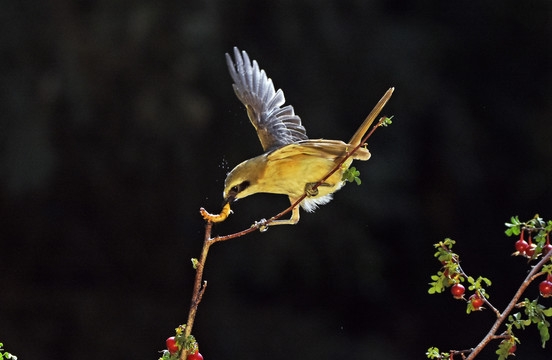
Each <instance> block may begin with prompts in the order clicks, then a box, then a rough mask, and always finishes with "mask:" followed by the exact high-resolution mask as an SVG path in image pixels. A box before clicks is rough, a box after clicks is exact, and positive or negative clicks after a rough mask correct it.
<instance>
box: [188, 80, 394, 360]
mask: <svg viewBox="0 0 552 360" xmlns="http://www.w3.org/2000/svg"><path fill="white" fill-rule="evenodd" d="M393 90H394V89H393V88H391V89H389V90H388V91H387V92H386V93H385V94H384V96H383V97H382V98H381V99H380V101H379V102H378V103H377V104H376V106H375V107H374V109H373V110H372V111H371V112H370V114H369V115H368V117H367V118H370V117H373V118H375V117H377V116H378V114H379V113H380V111H381V110H382V108H383V107H384V106H385V104H386V103H387V101H388V100H389V98H390V97H391V94H392V93H393ZM385 119H386V118H385V117H382V118H381V119H380V120H379V122H378V123H377V125H376V126H374V127H373V128H372V129H371V131H370V132H368V134H366V136H365V137H364V138H363V139H362V141H361V142H360V144H358V145H357V146H356V147H355V148H354V149H353V150H351V151H349V152H347V154H346V155H345V156H344V157H343V158H342V159H340V161H339V162H337V164H336V165H335V167H334V168H333V169H332V171H330V172H329V173H328V174H327V175H326V176H325V177H324V178H322V179H321V180H320V181H319V182H318V183H316V185H315V186H314V187H313V188H312V189H313V190H314V189H316V188H317V187H318V186H320V185H321V184H322V183H323V182H324V181H326V180H327V179H328V178H329V177H330V176H331V175H333V174H334V173H335V172H336V171H338V170H339V169H340V168H341V166H342V165H343V163H345V161H347V159H349V158H350V157H351V156H352V155H353V154H354V153H355V152H356V151H357V150H358V149H359V148H360V147H361V146H363V145H364V143H365V142H366V141H367V140H368V138H369V137H370V136H371V135H372V134H373V133H374V131H375V129H376V128H377V127H379V126H380V125H381V123H382V122H383V121H384V120H385ZM306 196H307V194H306V193H305V194H303V195H302V196H301V197H300V198H299V199H298V200H297V201H296V202H295V203H293V204H292V205H291V206H290V207H288V208H287V209H285V210H284V211H282V212H280V213H279V214H277V215H275V216H273V217H271V218H270V219H268V220H266V221H262V222H257V223H255V225H253V226H251V227H250V228H249V229H245V230H242V231H239V232H237V233H234V234H230V235H225V236H216V237H214V238H211V230H212V227H213V222H212V221H211V220H208V221H207V223H206V225H205V237H204V241H203V248H202V250H201V257H200V259H199V261H198V262H197V265H196V276H195V281H194V290H193V294H192V301H191V304H190V311H189V313H188V321H187V323H186V328H185V330H184V336H185V337H186V338H187V337H188V336H189V335H191V333H192V327H193V325H194V320H195V316H196V314H197V308H198V306H199V303H200V302H201V299H202V298H203V293H204V292H205V288H206V287H207V281H205V282H203V286H202V280H203V269H204V268H205V261H206V260H207V253H208V252H209V248H210V247H211V245H212V244H214V243H216V242H219V241H225V240H229V239H233V238H237V237H241V236H244V235H246V234H249V233H250V232H253V231H255V230H257V229H258V228H260V227H261V226H264V225H267V224H268V223H270V222H272V221H274V220H277V219H278V218H280V217H281V216H283V215H284V214H286V213H288V212H290V211H291V210H293V209H294V208H295V207H296V206H299V204H300V203H301V201H303V200H304V199H305V197H306ZM187 355H188V354H187V351H186V350H183V351H182V352H181V354H180V360H185V358H186V356H187Z"/></svg>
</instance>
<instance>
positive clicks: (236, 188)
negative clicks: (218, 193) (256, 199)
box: [230, 181, 250, 194]
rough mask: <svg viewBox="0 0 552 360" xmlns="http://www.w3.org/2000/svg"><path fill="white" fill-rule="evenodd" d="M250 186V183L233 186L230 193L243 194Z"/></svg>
mask: <svg viewBox="0 0 552 360" xmlns="http://www.w3.org/2000/svg"><path fill="white" fill-rule="evenodd" d="M249 184H250V183H249V181H244V182H242V183H241V184H239V185H234V186H232V188H231V189H230V191H231V192H233V193H236V194H237V193H239V192H242V191H244V190H245V189H247V188H248V187H249Z"/></svg>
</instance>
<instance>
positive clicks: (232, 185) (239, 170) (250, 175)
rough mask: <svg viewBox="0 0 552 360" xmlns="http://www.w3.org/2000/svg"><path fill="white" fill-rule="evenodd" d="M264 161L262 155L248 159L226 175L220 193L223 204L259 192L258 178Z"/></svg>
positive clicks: (262, 169) (261, 172) (260, 175)
mask: <svg viewBox="0 0 552 360" xmlns="http://www.w3.org/2000/svg"><path fill="white" fill-rule="evenodd" d="M264 163H265V161H264V159H263V158H262V156H259V157H256V158H253V159H249V160H246V161H244V162H242V163H241V164H239V165H238V166H236V167H235V168H234V169H232V171H230V172H229V173H228V175H226V180H225V181H224V192H223V194H222V196H223V197H224V203H225V204H226V203H229V202H230V203H231V202H233V201H235V200H237V199H241V198H244V197H246V196H249V195H252V194H255V193H258V192H261V190H260V189H259V179H260V178H261V177H262V175H263V173H264Z"/></svg>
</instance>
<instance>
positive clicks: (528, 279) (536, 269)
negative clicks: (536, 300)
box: [467, 251, 552, 360]
mask: <svg viewBox="0 0 552 360" xmlns="http://www.w3.org/2000/svg"><path fill="white" fill-rule="evenodd" d="M551 256H552V251H549V252H548V254H546V255H545V256H543V258H542V259H541V260H540V261H539V262H538V263H537V264H536V265H535V266H534V267H533V269H532V270H531V271H530V272H529V274H528V275H527V277H526V278H525V280H524V281H523V283H522V284H521V286H520V287H519V289H518V291H517V292H516V294H515V295H514V297H513V298H512V300H511V301H510V303H509V304H508V306H507V307H506V309H504V311H503V312H502V314H501V315H500V316H499V318H498V319H496V321H495V323H494V324H493V326H492V327H491V330H489V332H488V333H487V335H486V336H485V337H484V338H483V340H481V342H480V343H479V344H478V345H477V346H476V347H475V349H473V352H472V353H471V354H470V356H468V358H467V360H472V359H474V358H475V357H476V356H477V355H478V354H479V353H480V352H481V350H483V348H484V347H485V346H487V344H488V343H489V342H490V341H491V340H493V338H496V336H497V335H496V331H497V330H498V328H499V327H500V325H502V323H503V322H504V320H506V319H507V318H508V315H509V314H510V312H511V311H512V310H513V309H514V307H515V306H516V304H517V302H518V300H519V298H520V297H521V295H522V294H523V292H524V291H525V289H527V287H528V286H529V284H531V282H532V281H533V280H534V279H536V278H537V276H536V275H538V274H537V273H539V271H540V269H541V268H542V267H543V265H544V264H545V263H546V262H547V261H548V260H549V259H550V257H551ZM542 274H543V273H540V275H542Z"/></svg>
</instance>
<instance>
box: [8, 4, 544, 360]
mask: <svg viewBox="0 0 552 360" xmlns="http://www.w3.org/2000/svg"><path fill="white" fill-rule="evenodd" d="M551 13H552V6H551V3H550V1H549V0H540V1H517V0H515V1H514V0H505V1H500V2H497V1H476V2H448V1H427V0H426V1H423V0H419V1H360V0H357V1H352V0H346V1H314V0H311V1H309V0H302V1H298V0H294V1H290V0H284V1H277V2H263V1H222V0H211V1H195V2H192V1H187V0H185V1H182V0H180V1H156V2H154V1H112V0H103V1H63V0H58V1H50V2H34V1H11V2H9V1H3V2H2V3H1V5H0V45H1V48H0V49H1V52H2V53H1V57H0V64H1V65H2V66H1V67H0V68H1V70H0V71H1V83H2V97H1V101H2V115H1V119H2V123H1V124H2V125H1V130H0V175H1V176H0V229H1V230H0V237H1V238H0V241H1V242H0V289H1V290H0V341H2V342H4V343H5V345H6V348H7V350H9V351H10V352H12V353H15V354H16V355H18V356H19V357H20V359H81V360H86V359H100V358H101V359H157V358H158V356H159V354H158V353H157V351H158V350H161V349H163V348H164V341H165V338H166V337H168V336H170V335H171V334H172V333H173V329H174V328H175V327H176V326H177V325H178V324H181V323H184V322H185V321H186V317H187V312H188V306H189V301H190V296H191V289H192V280H193V276H194V271H193V269H192V267H191V263H190V258H191V257H197V256H199V251H200V248H201V244H202V237H203V225H204V223H203V221H202V219H201V218H200V216H199V213H198V209H199V207H201V206H204V207H206V208H207V209H208V210H210V211H212V212H217V211H219V210H220V206H221V200H222V199H221V193H222V188H223V181H224V178H225V174H226V172H227V171H229V170H230V169H231V168H232V167H233V166H235V165H236V164H237V163H239V162H241V161H243V160H244V159H247V158H250V157H253V156H255V155H258V154H260V152H261V147H260V144H259V143H258V139H257V138H256V135H255V133H254V129H253V127H251V125H250V124H249V122H248V119H247V116H246V114H245V111H244V109H243V106H242V105H241V104H240V103H239V101H238V100H237V99H236V98H235V96H234V93H233V90H232V88H231V79H230V76H229V75H228V73H227V68H226V63H225V60H224V53H225V52H229V51H231V50H232V47H233V46H238V47H240V49H243V50H247V51H248V53H249V54H250V56H251V57H252V58H253V59H256V60H257V61H258V62H259V64H260V66H261V67H262V68H264V69H265V70H266V71H267V73H268V75H269V76H270V77H271V78H272V79H273V80H274V83H275V85H276V87H277V88H280V87H281V88H283V89H284V90H285V95H286V99H287V101H288V103H290V104H292V105H294V107H295V110H296V112H297V113H298V114H299V115H300V116H301V118H302V120H303V124H304V125H305V127H306V128H307V134H308V135H309V137H311V138H320V137H325V138H331V139H342V140H347V139H348V138H349V137H350V136H351V135H352V133H353V132H354V131H355V130H356V129H357V127H358V126H359V125H360V123H361V122H362V120H363V119H364V117H365V116H366V115H367V114H368V112H369V111H370V110H371V109H372V107H373V106H374V105H375V103H376V102H377V100H378V99H379V98H380V97H381V96H382V95H383V93H384V92H385V91H386V90H387V89H388V88H389V87H391V86H394V87H395V89H396V90H395V94H394V95H393V97H392V99H391V101H390V102H389V103H388V105H387V106H386V108H385V109H384V111H383V114H385V115H394V116H395V117H394V119H393V124H392V126H391V127H389V128H382V129H378V130H377V131H376V133H375V134H374V136H373V137H372V138H371V139H370V141H369V148H370V150H371V152H372V159H371V160H370V161H368V162H366V163H357V164H356V166H357V167H358V168H359V170H360V171H361V178H362V181H363V182H362V185H361V186H356V185H355V184H349V185H347V186H346V187H345V188H344V189H342V190H341V191H339V192H338V193H337V194H336V196H335V198H334V200H333V201H332V202H331V203H330V204H328V205H326V206H323V207H322V208H320V209H319V210H318V211H317V212H316V213H314V214H306V213H304V212H303V213H302V217H301V221H300V222H299V224H298V225H296V226H288V227H277V228H272V229H270V230H269V231H268V232H266V233H263V234H261V233H259V232H256V233H253V234H251V235H249V236H246V237H243V238H240V239H236V240H231V241H228V242H226V243H219V244H216V245H215V246H214V247H213V248H211V252H210V255H209V258H208V261H207V267H206V271H205V278H206V279H207V280H208V282H209V286H208V288H207V291H206V293H205V296H204V300H203V302H202V303H201V305H200V308H199V313H198V317H197V318H196V323H195V327H194V331H193V332H194V334H195V335H196V337H197V339H198V340H199V343H200V350H201V352H202V354H203V355H204V356H205V358H206V359H237V358H239V359H283V358H286V359H422V358H424V357H425V356H424V353H425V351H426V349H427V348H428V347H430V346H438V347H439V348H441V349H442V350H448V349H451V348H453V349H465V348H469V347H472V346H475V345H476V344H477V343H478V342H479V340H480V339H482V338H483V336H484V335H485V334H486V333H487V331H488V330H489V328H490V326H491V324H492V323H493V321H494V314H493V313H492V312H491V311H484V312H477V313H474V314H472V315H470V316H467V315H466V313H465V304H464V303H462V302H460V301H455V300H453V299H452V297H451V296H450V295H449V294H448V293H447V294H442V295H431V296H430V295H428V293H427V289H428V285H427V283H428V282H429V277H430V275H431V274H432V273H435V272H437V270H438V268H439V264H438V263H437V262H436V261H435V260H434V259H433V252H434V250H433V248H432V244H433V243H435V242H438V241H440V240H442V239H443V238H445V237H452V238H454V239H456V240H457V241H458V242H459V243H458V244H457V248H456V250H457V251H458V252H460V253H461V254H462V265H463V267H464V270H465V271H467V272H468V273H470V274H472V275H474V276H478V275H484V276H487V277H489V278H490V279H491V280H493V285H492V286H491V288H490V289H489V291H490V293H491V296H492V297H491V301H492V302H493V303H494V305H495V306H496V307H498V308H499V309H503V308H504V307H505V305H506V304H507V302H508V301H509V299H510V298H511V296H512V295H513V293H514V292H515V290H516V289H517V287H518V286H519V284H520V283H521V281H522V279H523V278H524V277H525V274H526V272H527V270H528V267H527V265H526V263H525V261H524V260H523V259H521V258H512V257H510V254H511V253H512V252H513V243H514V241H515V240H513V239H508V238H506V237H505V235H504V225H503V224H504V222H505V221H507V220H508V219H509V217H510V216H512V215H519V216H520V217H521V218H522V219H525V220H527V219H530V218H531V217H533V216H534V214H535V213H537V212H538V213H540V214H541V215H542V216H543V217H544V218H546V219H550V218H552V206H551V200H552V196H551V195H552V191H551V186H550V184H551V181H552V167H551V163H552V142H551V133H552V122H551V121H550V120H551V115H552V107H551V106H550V101H549V100H550V98H551V95H552V94H551V85H550V84H551V83H552V82H551V80H552V79H551V76H550V75H551V71H550V64H551V41H550V39H551V35H552V31H551V23H550V20H551ZM287 204H288V203H287V199H286V198H285V197H283V196H277V195H255V196H252V197H249V198H247V199H244V200H241V201H239V202H238V203H236V205H234V206H233V209H234V211H235V213H234V214H233V215H232V216H231V217H230V218H229V220H228V221H226V222H225V223H222V224H220V225H217V226H216V227H215V229H214V232H215V233H216V234H228V233H231V232H234V231H237V230H241V229H244V228H247V227H248V226H249V225H251V224H252V223H253V222H254V221H255V220H258V219H260V218H263V217H269V216H272V215H274V214H275V213H276V212H278V211H280V210H282V209H283V208H285V207H286V206H287ZM537 294H538V289H537V287H536V285H534V286H531V287H530V288H529V289H528V291H527V296H528V297H530V298H532V299H533V298H535V297H536V296H537ZM543 301H546V302H548V303H549V305H551V306H552V303H550V300H543ZM517 334H518V335H519V336H520V338H521V340H522V343H521V344H520V345H519V346H518V352H517V354H518V358H520V359H545V358H549V357H550V354H551V350H550V348H551V347H552V346H551V344H548V346H547V348H546V349H544V350H543V349H541V348H540V342H539V337H538V332H537V330H536V329H535V327H534V326H533V327H531V328H530V329H528V330H526V331H523V332H521V331H520V332H517ZM496 345H497V344H496V342H495V343H492V344H491V345H490V346H489V348H488V350H486V351H485V352H484V353H483V354H482V355H481V357H482V358H483V359H494V358H496V355H495V354H494V351H495V350H496Z"/></svg>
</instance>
